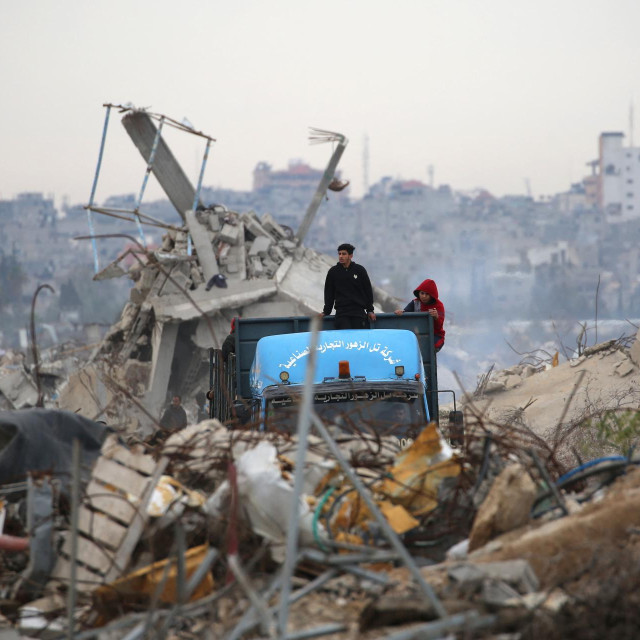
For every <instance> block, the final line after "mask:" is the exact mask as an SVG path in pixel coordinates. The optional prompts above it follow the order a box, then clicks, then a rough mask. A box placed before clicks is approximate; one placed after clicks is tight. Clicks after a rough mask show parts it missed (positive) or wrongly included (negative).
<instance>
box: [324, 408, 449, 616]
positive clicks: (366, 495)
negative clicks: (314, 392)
mask: <svg viewBox="0 0 640 640" xmlns="http://www.w3.org/2000/svg"><path fill="white" fill-rule="evenodd" d="M311 420H312V422H313V424H314V426H315V427H316V429H317V430H318V432H319V434H320V436H321V437H322V439H323V440H324V441H325V442H326V443H327V446H328V447H329V450H330V451H331V453H332V454H333V457H334V458H335V459H336V460H337V461H338V464H339V465H340V466H341V467H342V470H343V471H344V473H345V475H346V476H347V477H348V478H349V480H350V481H351V484H352V485H353V486H354V487H355V489H356V491H357V492H358V493H359V494H360V495H361V496H362V499H363V500H364V502H365V504H366V505H367V507H368V508H369V511H370V512H371V514H372V515H373V517H374V518H375V520H376V522H377V523H378V525H379V526H380V529H381V530H382V532H383V534H384V535H385V537H386V538H387V540H388V541H389V543H390V544H391V546H392V547H393V548H394V549H395V550H396V552H397V553H398V555H399V556H400V558H401V560H402V561H403V562H404V564H405V566H406V567H407V569H409V572H410V573H411V575H412V576H413V578H414V580H415V581H416V583H417V584H418V586H419V587H420V589H421V591H422V593H423V594H424V596H425V598H426V600H427V602H429V603H430V604H431V605H432V606H433V608H434V610H435V612H436V614H437V615H438V617H440V618H444V617H445V616H446V615H447V611H446V609H445V608H444V606H443V605H442V603H441V602H440V600H439V599H438V597H437V596H436V594H435V592H434V591H433V589H432V588H431V586H430V585H429V583H428V582H427V581H426V580H425V579H424V578H423V577H422V574H421V573H420V569H418V566H417V565H416V563H415V562H414V561H413V558H412V557H411V555H410V554H409V552H408V551H407V549H406V548H405V546H404V545H403V544H402V541H401V540H400V538H399V537H398V535H397V534H396V532H395V531H394V530H393V529H392V528H391V525H390V524H389V523H388V522H387V519H386V518H385V517H384V516H383V515H382V512H381V511H380V509H379V508H378V505H377V504H376V503H375V500H374V499H373V498H372V497H371V493H370V491H369V490H368V489H367V488H366V487H365V485H364V483H363V482H362V480H360V477H359V476H358V474H357V473H356V472H355V471H354V470H353V468H352V467H351V465H350V464H349V463H348V462H347V460H346V459H345V457H344V456H343V455H342V452H341V451H340V449H339V448H338V446H337V445H336V443H335V442H334V440H333V438H332V437H331V435H330V434H329V432H328V431H327V428H326V427H325V426H324V423H323V422H322V420H320V418H318V416H317V415H316V413H315V412H312V413H311Z"/></svg>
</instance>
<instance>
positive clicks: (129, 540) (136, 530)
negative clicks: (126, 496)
mask: <svg viewBox="0 0 640 640" xmlns="http://www.w3.org/2000/svg"><path fill="white" fill-rule="evenodd" d="M168 463H169V459H168V458H160V460H159V461H158V463H157V467H156V469H155V471H154V474H153V476H151V482H150V483H149V486H148V487H147V490H146V491H145V493H144V495H143V496H142V499H141V501H140V515H141V517H139V518H135V519H134V520H133V522H132V523H131V525H130V526H129V527H128V529H127V533H126V535H125V538H124V540H123V541H122V544H121V545H120V548H119V549H118V552H117V553H116V564H117V566H119V567H120V566H121V567H123V568H126V566H127V564H128V563H129V558H130V557H131V554H132V553H133V550H134V548H135V546H136V544H138V540H139V539H140V536H141V535H142V532H143V530H144V527H145V526H146V524H147V520H148V519H149V516H148V515H147V507H148V506H149V501H150V500H151V494H152V493H153V490H154V488H155V486H156V484H157V483H158V480H159V479H160V476H161V475H162V474H163V473H164V470H165V469H166V467H167V464H168ZM120 575H121V572H119V571H118V570H117V568H116V567H113V568H112V569H111V570H110V571H109V572H108V573H107V576H106V577H107V581H108V582H111V581H113V580H115V579H116V578H119V577H120Z"/></svg>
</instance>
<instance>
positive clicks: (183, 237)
mask: <svg viewBox="0 0 640 640" xmlns="http://www.w3.org/2000/svg"><path fill="white" fill-rule="evenodd" d="M187 237H188V234H187V233H186V232H185V231H178V232H176V241H175V245H174V247H173V252H174V253H175V254H182V255H186V254H187V242H188V240H187Z"/></svg>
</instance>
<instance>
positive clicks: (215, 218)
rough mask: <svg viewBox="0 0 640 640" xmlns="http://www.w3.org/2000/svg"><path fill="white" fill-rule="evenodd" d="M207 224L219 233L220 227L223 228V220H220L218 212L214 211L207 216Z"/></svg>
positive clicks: (210, 228) (214, 231)
mask: <svg viewBox="0 0 640 640" xmlns="http://www.w3.org/2000/svg"><path fill="white" fill-rule="evenodd" d="M207 226H208V227H209V230H210V231H212V232H213V233H218V231H220V229H222V222H221V221H220V216H219V215H218V214H217V213H212V214H211V215H210V216H209V217H208V218H207Z"/></svg>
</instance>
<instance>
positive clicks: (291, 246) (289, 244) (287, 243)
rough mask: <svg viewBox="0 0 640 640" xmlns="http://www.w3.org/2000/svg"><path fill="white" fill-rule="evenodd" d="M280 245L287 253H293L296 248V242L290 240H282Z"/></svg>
mask: <svg viewBox="0 0 640 640" xmlns="http://www.w3.org/2000/svg"><path fill="white" fill-rule="evenodd" d="M280 246H281V247H282V248H283V249H284V251H286V252H287V253H293V252H294V251H295V250H296V243H295V242H293V241H292V240H283V241H282V242H281V243H280Z"/></svg>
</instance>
